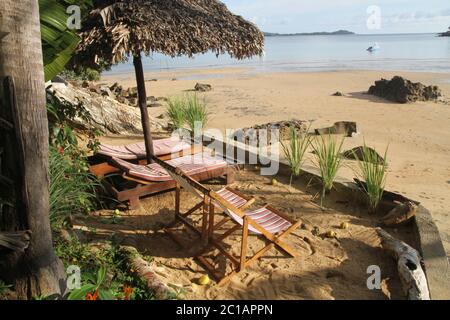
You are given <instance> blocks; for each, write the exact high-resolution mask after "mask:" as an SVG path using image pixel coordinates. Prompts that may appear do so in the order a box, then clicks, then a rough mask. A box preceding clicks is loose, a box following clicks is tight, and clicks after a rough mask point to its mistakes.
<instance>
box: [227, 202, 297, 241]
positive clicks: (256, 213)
mask: <svg viewBox="0 0 450 320" xmlns="http://www.w3.org/2000/svg"><path fill="white" fill-rule="evenodd" d="M225 212H226V213H227V214H228V215H229V216H230V217H231V218H233V220H234V221H236V222H237V223H239V224H240V225H243V223H244V222H243V219H242V218H241V217H239V216H238V215H237V214H235V213H234V212H232V211H231V210H229V209H226V210H225ZM245 214H246V216H248V217H250V218H252V220H254V221H255V222H256V223H257V224H258V225H260V226H261V227H262V228H263V229H265V230H266V231H267V232H269V233H271V234H277V233H279V232H282V231H284V230H287V229H288V228H289V227H290V226H291V225H292V223H290V222H289V221H287V220H286V219H284V218H282V217H280V216H279V215H277V214H276V213H275V212H273V211H271V210H270V209H268V208H266V207H263V208H260V209H256V210H253V211H247V212H245ZM248 229H249V230H250V231H251V232H253V233H256V234H261V232H260V231H258V230H257V229H255V228H254V227H253V226H251V225H249V226H248Z"/></svg>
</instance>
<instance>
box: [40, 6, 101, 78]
mask: <svg viewBox="0 0 450 320" xmlns="http://www.w3.org/2000/svg"><path fill="white" fill-rule="evenodd" d="M73 4H75V5H78V6H80V8H81V9H82V12H84V13H86V12H87V10H86V9H88V8H89V7H91V6H92V1H91V0H82V1H78V0H57V1H55V0H39V13H40V20H41V40H42V51H43V58H44V72H45V81H48V80H51V79H52V78H53V77H54V76H56V75H57V74H59V73H60V72H61V71H62V70H63V69H64V66H65V65H66V64H67V63H68V62H69V61H70V59H71V58H72V54H73V52H74V51H75V49H76V47H77V45H78V43H79V42H80V38H79V37H78V36H77V34H76V30H70V29H69V28H68V27H67V20H68V18H69V14H67V13H66V10H67V7H68V6H70V5H73Z"/></svg>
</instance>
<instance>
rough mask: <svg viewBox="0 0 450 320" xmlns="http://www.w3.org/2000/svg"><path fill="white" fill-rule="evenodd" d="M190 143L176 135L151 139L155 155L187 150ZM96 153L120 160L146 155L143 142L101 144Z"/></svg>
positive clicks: (140, 157) (135, 158) (142, 157)
mask: <svg viewBox="0 0 450 320" xmlns="http://www.w3.org/2000/svg"><path fill="white" fill-rule="evenodd" d="M190 148H191V145H190V144H189V143H187V142H185V141H181V140H180V139H178V138H177V137H171V138H167V139H158V140H154V141H153V149H154V152H155V156H162V155H166V154H172V153H177V152H180V151H185V150H189V149H190ZM97 153H98V154H101V155H104V156H107V157H115V158H118V159H122V160H137V159H144V158H145V156H146V152H145V143H144V142H139V143H133V144H129V145H125V146H112V145H109V144H101V145H100V148H99V151H98V152H97Z"/></svg>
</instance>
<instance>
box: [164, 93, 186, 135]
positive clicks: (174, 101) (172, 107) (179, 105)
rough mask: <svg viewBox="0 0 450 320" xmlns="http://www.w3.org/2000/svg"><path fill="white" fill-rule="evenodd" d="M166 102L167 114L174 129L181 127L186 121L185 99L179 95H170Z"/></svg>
mask: <svg viewBox="0 0 450 320" xmlns="http://www.w3.org/2000/svg"><path fill="white" fill-rule="evenodd" d="M168 103H169V104H168V106H167V116H168V117H169V119H170V121H171V122H172V124H173V127H174V129H175V130H177V129H181V128H182V127H183V125H184V124H185V122H186V116H185V100H184V99H183V98H181V97H171V98H169V101H168Z"/></svg>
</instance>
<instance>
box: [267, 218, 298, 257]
mask: <svg viewBox="0 0 450 320" xmlns="http://www.w3.org/2000/svg"><path fill="white" fill-rule="evenodd" d="M301 224H302V222H301V221H298V222H297V223H294V224H293V225H292V226H290V227H289V228H288V229H287V230H285V231H284V232H283V233H282V234H280V235H279V236H278V237H276V238H275V240H274V241H273V242H274V243H275V244H276V245H277V246H278V247H280V248H281V249H282V250H283V251H285V252H286V253H287V254H289V255H290V256H291V257H293V258H295V257H296V256H297V255H298V253H297V252H296V251H295V250H294V249H293V248H291V247H290V246H289V245H287V244H286V243H284V242H282V241H281V238H283V237H285V236H287V235H289V234H290V233H292V232H293V231H294V230H296V229H297V228H298V227H299V226H300V225H301Z"/></svg>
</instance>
